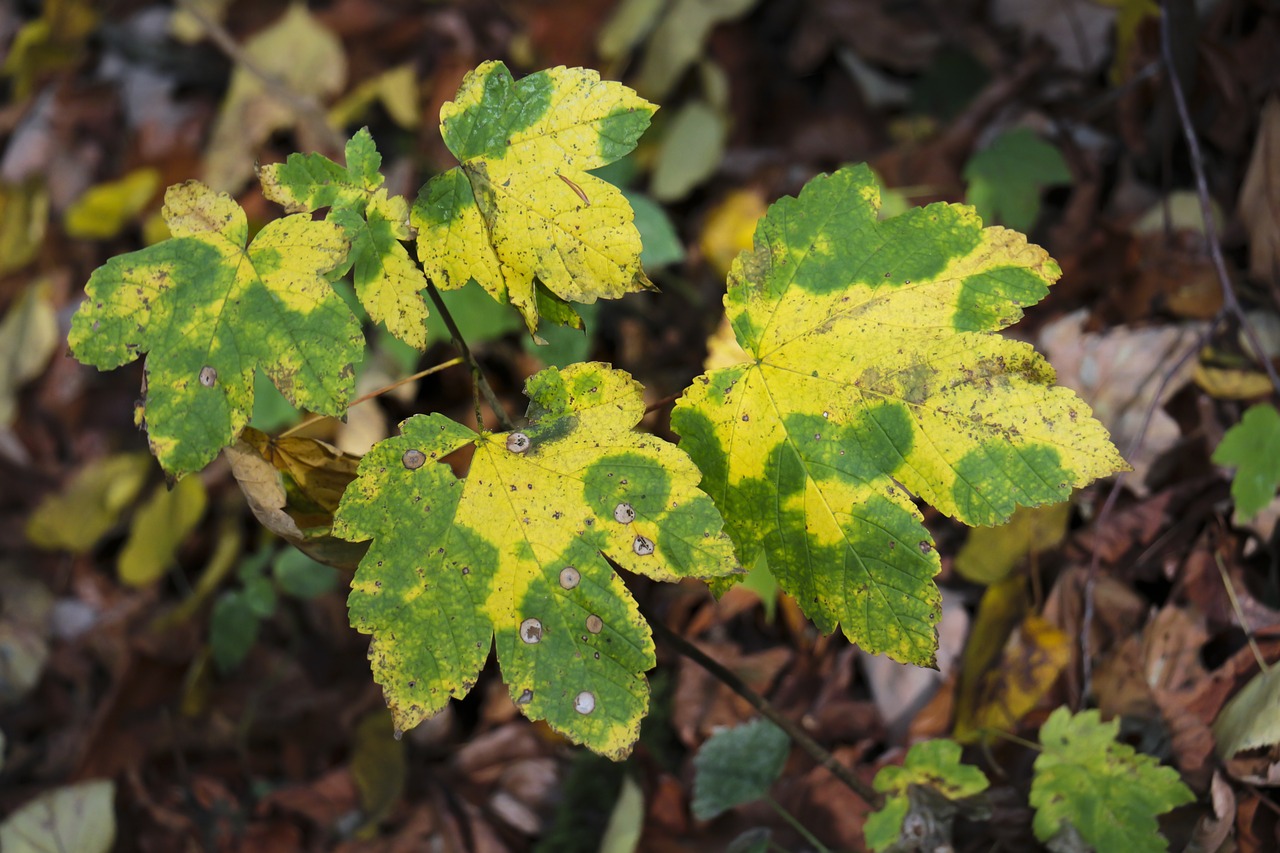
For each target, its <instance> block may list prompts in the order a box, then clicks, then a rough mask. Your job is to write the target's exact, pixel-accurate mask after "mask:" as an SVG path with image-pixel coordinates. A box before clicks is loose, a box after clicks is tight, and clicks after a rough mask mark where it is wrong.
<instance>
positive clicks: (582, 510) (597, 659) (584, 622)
mask: <svg viewBox="0 0 1280 853" xmlns="http://www.w3.org/2000/svg"><path fill="white" fill-rule="evenodd" d="M526 390H527V393H528V396H529V400H530V405H529V413H528V414H529V418H530V423H529V424H528V426H525V427H524V428H522V429H521V430H520V431H518V432H510V433H497V434H493V433H480V434H477V433H475V432H472V431H471V430H470V429H468V428H466V427H464V426H462V425H461V424H458V423H457V422H455V421H452V420H450V419H448V418H446V417H444V416H442V415H427V416H421V415H419V416H415V417H412V418H409V419H408V420H406V421H405V422H404V423H402V424H401V425H400V429H401V435H399V436H397V437H394V438H389V439H387V440H385V441H382V442H379V443H378V444H377V445H375V446H374V448H373V449H372V450H370V451H369V453H368V454H367V455H366V456H365V457H364V459H363V460H361V462H360V468H359V472H358V475H357V479H356V480H355V482H353V483H352V484H351V485H350V486H349V487H348V488H347V490H346V492H345V493H344V494H343V496H342V503H341V505H340V506H339V508H338V512H337V515H336V519H335V523H334V528H333V529H334V534H335V535H337V536H340V537H342V538H344V539H348V540H351V541H363V540H366V539H372V540H373V544H372V545H371V547H370V548H369V552H368V554H367V555H366V556H365V558H364V559H363V560H362V561H361V563H360V568H359V569H358V571H357V572H356V576H355V578H354V580H353V581H352V584H351V588H352V592H351V596H350V598H349V599H348V605H349V608H350V618H351V624H352V625H353V626H354V627H355V628H356V629H357V630H359V631H362V632H364V633H369V634H372V635H373V640H372V642H371V644H370V650H369V658H370V660H371V661H372V665H373V674H374V678H375V680H377V682H378V683H379V684H381V685H382V687H383V690H384V693H385V695H386V697H387V702H388V704H389V705H390V706H391V711H392V714H393V716H394V718H395V723H396V727H397V728H398V729H400V730H405V729H409V728H411V727H413V726H415V725H417V724H418V723H419V722H421V721H422V720H423V719H425V718H427V717H429V716H431V715H433V714H435V713H437V712H438V711H440V710H441V709H442V708H443V707H444V706H445V704H446V703H447V702H448V700H449V698H450V697H454V696H456V697H460V696H463V695H465V694H466V693H467V692H468V691H469V690H470V689H471V686H472V685H473V684H474V683H475V679H476V676H477V674H478V673H479V671H480V668H481V667H482V666H483V665H484V662H485V659H486V658H487V657H488V655H489V648H490V645H491V644H492V643H493V642H494V640H495V638H496V643H497V652H498V662H499V664H500V665H501V666H502V671H503V675H504V677H505V678H506V681H507V685H508V688H509V689H510V692H511V696H512V698H513V699H514V700H515V702H516V704H517V705H518V706H519V707H520V709H521V711H523V712H524V713H525V715H527V716H528V717H530V718H531V719H541V720H546V721H547V722H548V723H549V724H550V725H551V727H552V728H554V729H555V730H557V731H559V732H562V733H564V734H565V735H567V736H568V737H569V738H570V739H572V740H574V741H576V742H578V743H583V744H586V745H587V746H588V747H590V748H591V749H593V750H595V751H596V752H599V753H601V754H603V755H607V756H609V757H612V758H620V757H622V756H624V755H626V754H627V753H628V752H629V751H630V750H631V747H632V745H633V744H634V742H635V739H636V737H637V734H638V732H639V726H640V720H641V718H642V717H643V716H644V714H645V711H646V710H647V707H648V696H649V690H648V684H647V683H646V681H645V679H644V675H643V673H644V672H645V671H646V670H648V669H650V668H651V667H652V666H653V665H654V649H653V641H652V638H651V636H650V632H649V627H648V625H647V624H646V623H645V621H644V619H643V618H642V617H641V615H640V612H639V610H638V608H637V607H636V603H635V601H634V600H633V599H632V597H631V594H630V593H629V592H628V591H627V588H626V586H625V585H624V584H623V582H622V579H621V578H620V577H619V576H618V575H617V574H615V573H614V571H613V568H612V566H611V565H610V563H609V560H612V561H613V562H616V563H617V564H618V565H620V566H622V567H624V568H626V569H627V570H629V571H632V572H636V573H638V574H643V575H646V576H648V577H651V578H654V579H657V580H664V581H674V580H677V579H679V578H682V577H691V576H693V577H713V576H719V575H725V574H729V573H731V572H734V571H737V570H738V564H737V562H736V560H735V558H734V555H733V549H732V545H731V543H730V541H729V538H728V537H727V536H726V535H725V534H724V533H722V532H721V526H722V521H721V519H720V516H719V513H718V512H717V511H716V509H715V506H714V505H713V504H712V502H711V500H710V499H709V498H708V497H707V496H706V495H705V494H703V493H702V492H701V491H699V489H698V488H697V485H698V479H699V472H698V470H697V468H695V467H694V465H693V463H692V462H691V461H690V460H689V459H688V457H687V456H685V454H684V453H683V452H682V451H681V450H679V449H678V448H677V447H675V446H674V445H672V444H669V443H667V442H664V441H662V440H660V439H658V438H655V437H654V436H651V435H647V434H644V433H639V432H635V431H634V430H633V427H634V426H635V425H636V424H637V423H639V421H640V418H641V416H642V415H643V414H644V402H643V399H642V397H641V395H640V387H639V385H638V384H637V383H636V382H635V381H634V380H632V379H631V377H630V376H628V375H627V374H626V373H624V372H622V371H620V370H613V369H611V368H609V367H607V366H605V365H601V364H596V363H586V364H576V365H574V366H572V367H570V368H567V369H565V370H557V369H555V368H550V369H547V370H544V371H542V372H541V373H538V374H536V375H535V376H533V377H532V378H530V380H529V382H528V384H527V386H526ZM463 448H468V449H470V450H471V452H472V457H471V467H470V472H469V473H468V475H467V477H466V479H461V480H460V479H458V478H457V477H455V476H454V474H453V472H452V470H451V469H450V467H449V466H448V465H445V464H441V462H440V460H442V459H443V458H444V457H446V456H448V455H449V454H451V453H454V452H455V451H458V450H461V449H463Z"/></svg>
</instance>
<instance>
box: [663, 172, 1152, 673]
mask: <svg viewBox="0 0 1280 853" xmlns="http://www.w3.org/2000/svg"><path fill="white" fill-rule="evenodd" d="M878 207H879V191H878V188H877V185H876V182H875V178H874V176H873V175H872V174H871V172H870V170H869V169H867V168H866V167H857V168H850V169H844V170H841V171H839V172H837V173H835V174H834V175H831V176H823V177H819V178H817V179H815V180H814V181H812V182H810V183H809V185H808V186H806V188H805V189H804V191H803V192H802V193H801V194H800V197H799V198H795V199H793V198H786V199H782V200H780V201H779V202H777V203H776V204H775V205H774V206H773V207H772V208H771V209H770V211H769V213H768V214H766V216H765V218H764V219H763V220H761V222H760V224H759V226H758V227H757V230H756V235H755V242H754V247H753V249H752V250H751V251H748V252H744V253H743V254H742V255H740V256H739V258H738V259H737V260H736V261H735V262H734V265H733V268H732V270H731V272H730V275H729V291H728V293H727V294H726V296H725V309H726V316H727V318H728V321H729V323H730V324H731V326H732V327H733V329H734V332H735V334H736V337H737V340H738V343H739V344H740V345H741V347H742V350H743V353H744V355H743V360H742V361H741V363H739V364H737V365H735V366H730V367H727V368H721V369H718V370H713V371H712V372H710V373H708V374H707V375H706V376H703V377H700V378H699V380H698V381H696V382H695V383H694V385H693V386H692V387H691V388H690V389H689V390H688V391H686V393H685V396H684V397H683V399H682V400H681V401H680V403H679V404H678V405H677V407H676V410H675V412H674V413H673V416H672V426H673V428H674V429H675V430H676V431H677V432H679V433H680V435H681V436H682V438H683V443H682V446H683V447H686V449H688V451H689V453H690V455H691V456H692V457H693V458H694V460H695V461H696V462H698V464H699V466H700V467H701V468H702V470H703V471H704V472H705V473H706V489H707V491H708V492H709V493H710V494H711V495H712V496H713V497H714V498H715V499H716V501H717V504H718V505H719V506H720V507H721V509H722V511H723V512H724V514H725V519H726V524H727V525H728V527H729V529H730V531H731V533H733V535H734V537H735V541H736V542H737V543H738V546H739V548H740V549H741V552H742V553H741V556H742V558H743V560H744V561H745V562H747V563H750V562H752V561H753V559H754V556H755V554H756V553H758V552H761V551H763V552H764V553H765V554H766V556H767V557H768V561H769V566H770V568H771V569H772V570H773V571H774V573H775V575H776V577H777V579H778V582H779V584H780V586H781V587H782V588H783V589H784V590H785V591H786V592H788V593H790V594H791V595H793V596H794V597H795V598H796V600H797V601H798V602H800V604H801V606H802V607H803V608H804V609H805V611H806V613H807V614H808V615H809V617H810V618H812V619H813V620H814V622H815V623H816V624H817V625H818V626H819V627H820V628H822V629H824V630H834V628H835V627H836V625H837V624H839V625H841V626H842V627H843V629H844V631H845V633H846V635H847V636H848V637H849V638H850V639H851V640H853V641H855V642H858V643H860V644H862V645H864V646H865V647H866V648H867V649H868V650H870V651H874V652H885V653H887V654H888V655H889V656H890V657H893V658H895V659H898V660H904V661H910V662H916V663H931V662H932V660H933V653H934V648H935V646H936V642H937V641H936V632H935V630H934V625H935V624H936V621H937V618H938V602H939V598H938V592H937V588H936V587H935V586H934V584H933V583H932V577H933V575H934V574H936V573H937V571H938V567H939V562H938V556H937V554H936V552H935V551H934V549H933V541H932V538H931V537H930V535H929V533H928V531H926V530H925V529H924V527H923V526H922V525H921V523H920V522H921V517H920V514H919V512H918V511H917V510H916V509H915V507H914V505H913V503H912V501H911V495H916V496H919V497H921V498H924V499H925V500H926V501H928V502H929V503H931V504H933V505H934V506H935V507H937V508H938V509H940V510H942V511H943V512H945V513H947V514H949V515H951V516H954V517H956V518H958V519H960V520H961V521H964V522H966V523H969V524H996V523H999V522H1001V521H1003V520H1005V519H1007V518H1008V517H1009V515H1010V513H1012V512H1013V509H1014V508H1015V507H1016V506H1019V505H1024V506H1036V505H1040V504H1045V503H1051V502H1055V501H1059V500H1063V499H1065V498H1066V497H1067V496H1068V495H1069V494H1070V491H1071V489H1072V488H1075V487H1079V486H1083V485H1085V484H1086V483H1088V482H1091V481H1092V480H1094V479H1096V478H1098V477H1101V476H1106V475H1107V474H1110V473H1113V472H1115V471H1118V470H1123V469H1125V468H1126V467H1127V466H1125V464H1124V462H1123V460H1121V459H1120V457H1119V454H1118V453H1117V452H1116V450H1115V448H1114V447H1113V446H1112V445H1111V443H1110V441H1109V440H1108V436H1107V433H1106V430H1105V429H1104V428H1103V427H1102V426H1101V424H1099V423H1098V422H1097V421H1095V420H1094V419H1093V418H1092V417H1091V413H1090V410H1089V408H1088V406H1086V405H1085V404H1084V403H1083V402H1082V401H1080V400H1079V399H1078V398H1077V397H1076V396H1075V395H1074V394H1073V393H1072V392H1070V391H1069V390H1066V389H1064V388H1058V387H1054V386H1053V381H1054V373H1053V369H1052V367H1050V366H1049V364H1048V363H1047V362H1046V361H1045V360H1044V359H1043V358H1041V357H1040V356H1039V355H1038V354H1037V353H1036V352H1035V350H1034V349H1033V348H1031V347H1030V346H1028V345H1026V344H1022V343H1018V342H1015V341H1009V340H1006V339H1004V338H1001V337H999V336H997V335H995V334H993V332H995V331H998V330H999V329H1002V328H1005V327H1006V326H1008V325H1010V324H1011V323H1013V322H1016V321H1017V320H1018V318H1020V317H1021V315H1022V310H1023V308H1024V307H1026V306H1027V305H1031V304H1034V303H1035V302H1037V301H1038V300H1039V299H1041V298H1043V296H1044V295H1045V294H1046V293H1047V292H1048V287H1049V285H1050V284H1052V282H1053V281H1054V280H1056V278H1057V277H1058V275H1059V269H1058V266H1057V264H1055V263H1054V262H1053V260H1052V259H1051V258H1049V256H1048V255H1047V254H1046V253H1045V252H1044V251H1043V250H1042V249H1040V248H1039V247H1036V246H1032V245H1030V244H1028V243H1027V241H1026V239H1025V238H1024V237H1022V236H1021V235H1019V234H1017V233H1016V232H1012V231H1009V230H1007V229H1003V228H986V229H984V228H983V227H982V223H981V221H980V220H979V219H978V217H977V215H976V214H975V213H974V212H973V210H972V208H969V207H965V206H961V205H944V204H937V205H930V206H928V207H924V208H915V209H912V210H909V211H907V212H905V213H903V214H901V215H899V216H896V217H892V218H889V219H885V220H879V219H878V218H877V215H876V212H877V209H878ZM719 349H720V350H721V351H727V350H726V349H725V348H724V347H723V346H721V347H720V348H719ZM899 484H901V486H905V487H906V489H908V490H910V494H908V493H907V492H906V491H904V490H903V489H902V488H901V487H900V486H899Z"/></svg>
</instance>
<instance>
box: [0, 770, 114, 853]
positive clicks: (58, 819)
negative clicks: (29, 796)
mask: <svg viewBox="0 0 1280 853" xmlns="http://www.w3.org/2000/svg"><path fill="white" fill-rule="evenodd" d="M115 798H116V786H115V783H114V782H112V781H111V780H110V779H97V780H94V781H92V782H80V783H79V784H76V785H65V786H63V787H61V788H54V789H53V790H52V791H49V792H47V793H45V794H42V795H41V796H39V797H36V798H35V799H34V800H32V801H31V802H29V803H27V804H26V805H24V806H23V807H22V808H20V809H18V810H17V811H15V812H14V813H13V814H11V815H9V816H8V817H7V818H5V820H4V823H0V850H3V851H4V853H49V851H55V850H56V851H63V850H75V851H77V853H107V851H108V850H110V849H111V848H112V847H113V846H114V845H115V841H116V815H115Z"/></svg>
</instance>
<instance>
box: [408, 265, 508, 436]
mask: <svg viewBox="0 0 1280 853" xmlns="http://www.w3.org/2000/svg"><path fill="white" fill-rule="evenodd" d="M427 295H429V296H430V297H431V302H432V303H433V304H434V305H435V306H436V310H437V311H439V312H440V319H442V320H444V325H445V328H447V329H448V330H449V334H450V335H451V336H452V337H453V344H454V346H456V347H457V348H458V351H459V352H461V353H462V357H463V358H464V359H466V361H467V364H469V365H471V376H472V379H473V380H474V381H475V386H476V390H478V391H479V392H480V393H481V394H483V395H484V400H485V402H486V403H488V404H489V408H491V409H493V413H494V415H495V416H496V417H497V418H498V423H499V424H501V425H502V428H503V429H504V430H507V431H510V430H513V429H515V428H516V425H515V423H514V422H512V420H511V418H510V416H508V415H507V410H506V409H504V408H503V407H502V404H501V403H499V402H498V395H497V394H494V393H493V388H492V387H491V386H490V385H489V380H488V379H486V378H485V375H484V371H483V370H482V369H481V368H480V362H478V361H476V357H475V355H473V354H472V352H471V347H469V346H467V341H466V339H465V338H463V337H462V332H460V331H458V324H457V323H455V322H454V321H453V315H452V314H450V313H449V307H448V306H447V305H445V304H444V300H443V299H441V298H440V291H439V290H437V289H436V286H435V284H434V283H432V282H430V281H428V282H427ZM476 428H477V429H484V421H483V420H481V418H480V411H479V405H478V401H477V406H476Z"/></svg>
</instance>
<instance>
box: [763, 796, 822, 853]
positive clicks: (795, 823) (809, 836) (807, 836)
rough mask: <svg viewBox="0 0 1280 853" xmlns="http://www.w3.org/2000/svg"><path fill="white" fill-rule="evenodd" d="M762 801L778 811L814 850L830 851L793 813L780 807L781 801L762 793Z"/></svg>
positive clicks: (820, 851) (779, 815) (820, 852)
mask: <svg viewBox="0 0 1280 853" xmlns="http://www.w3.org/2000/svg"><path fill="white" fill-rule="evenodd" d="M764 801H765V802H766V803H768V804H769V805H771V806H773V810H774V811H775V812H777V813H778V817H780V818H782V819H783V820H785V821H786V822H787V824H788V825H789V826H790V827H791V828H792V829H794V830H795V831H796V832H798V833H800V837H801V838H803V839H804V840H805V841H807V842H809V843H810V844H811V845H813V849H814V850H817V851H818V853H831V850H830V849H828V848H827V845H825V844H823V843H822V842H821V841H819V840H818V839H817V837H815V836H814V834H813V833H812V832H810V831H809V830H808V828H806V827H805V825H804V824H803V823H801V822H800V821H799V819H798V818H796V816H795V815H793V814H792V813H791V812H789V811H787V810H786V809H784V808H783V807H782V803H780V802H778V801H777V800H775V799H774V798H773V797H771V796H769V795H768V794H765V795H764Z"/></svg>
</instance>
